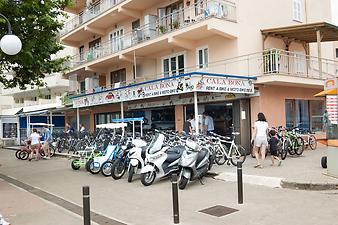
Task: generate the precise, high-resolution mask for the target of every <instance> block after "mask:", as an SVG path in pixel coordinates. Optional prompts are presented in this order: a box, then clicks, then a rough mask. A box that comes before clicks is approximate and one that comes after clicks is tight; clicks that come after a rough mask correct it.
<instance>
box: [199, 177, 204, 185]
mask: <svg viewBox="0 0 338 225" xmlns="http://www.w3.org/2000/svg"><path fill="white" fill-rule="evenodd" d="M202 179H203V177H199V178H198V180H199V181H200V183H201V184H202V185H204V183H203V180H202Z"/></svg>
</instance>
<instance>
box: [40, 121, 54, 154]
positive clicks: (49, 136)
mask: <svg viewBox="0 0 338 225" xmlns="http://www.w3.org/2000/svg"><path fill="white" fill-rule="evenodd" d="M42 132H43V140H44V143H43V151H44V152H45V156H44V157H43V158H44V159H50V144H51V143H52V140H53V138H52V134H51V132H50V130H49V129H48V127H43V128H42Z"/></svg>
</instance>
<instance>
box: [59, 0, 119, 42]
mask: <svg viewBox="0 0 338 225" xmlns="http://www.w3.org/2000/svg"><path fill="white" fill-rule="evenodd" d="M124 1H125V0H100V1H98V2H96V3H95V5H92V6H90V7H88V8H86V9H85V11H83V12H81V13H80V14H79V15H78V16H75V17H74V18H72V19H71V20H69V21H67V22H66V23H65V24H64V27H63V29H62V30H61V31H60V36H61V37H62V36H64V35H66V34H68V33H69V32H71V31H73V30H75V29H76V28H78V27H79V26H81V25H82V24H84V23H86V22H87V21H89V20H91V19H93V18H95V17H97V16H98V15H100V14H102V13H103V12H105V11H107V10H109V9H111V8H113V7H114V6H116V5H118V4H120V3H121V2H124Z"/></svg>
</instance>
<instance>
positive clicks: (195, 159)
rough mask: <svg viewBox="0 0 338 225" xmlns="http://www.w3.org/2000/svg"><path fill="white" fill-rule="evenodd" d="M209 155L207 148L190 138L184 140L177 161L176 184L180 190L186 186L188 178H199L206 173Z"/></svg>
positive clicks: (191, 179) (210, 155)
mask: <svg viewBox="0 0 338 225" xmlns="http://www.w3.org/2000/svg"><path fill="white" fill-rule="evenodd" d="M211 157H212V154H210V152H209V150H208V149H206V148H202V147H201V146H199V145H198V144H197V143H196V142H194V141H192V140H187V141H186V147H185V150H184V151H183V154H182V157H181V159H180V161H179V163H178V165H179V167H180V169H181V172H180V176H179V178H180V179H179V183H178V186H179V188H180V189H181V190H183V189H184V188H185V187H186V186H187V184H188V181H189V180H190V181H193V180H196V179H201V178H202V177H203V176H205V175H206V174H207V172H208V169H209V166H210V158H211Z"/></svg>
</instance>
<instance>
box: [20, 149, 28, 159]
mask: <svg viewBox="0 0 338 225" xmlns="http://www.w3.org/2000/svg"><path fill="white" fill-rule="evenodd" d="M19 157H20V159H22V160H26V159H28V157H29V153H28V151H26V150H23V151H21V152H20V154H19Z"/></svg>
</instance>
